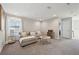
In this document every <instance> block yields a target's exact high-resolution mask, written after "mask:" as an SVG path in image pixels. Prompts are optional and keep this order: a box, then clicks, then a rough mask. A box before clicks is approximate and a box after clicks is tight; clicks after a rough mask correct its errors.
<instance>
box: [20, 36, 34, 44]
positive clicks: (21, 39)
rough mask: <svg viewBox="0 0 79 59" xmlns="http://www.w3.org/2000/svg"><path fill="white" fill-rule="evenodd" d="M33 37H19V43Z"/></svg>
mask: <svg viewBox="0 0 79 59" xmlns="http://www.w3.org/2000/svg"><path fill="white" fill-rule="evenodd" d="M34 38H35V36H27V37H22V38H20V40H19V41H20V43H21V42H22V41H23V40H27V41H28V40H30V39H34Z"/></svg>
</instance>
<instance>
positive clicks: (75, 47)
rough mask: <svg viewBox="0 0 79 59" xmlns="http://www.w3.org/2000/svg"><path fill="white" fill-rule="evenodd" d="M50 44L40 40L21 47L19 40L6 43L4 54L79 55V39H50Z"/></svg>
mask: <svg viewBox="0 0 79 59" xmlns="http://www.w3.org/2000/svg"><path fill="white" fill-rule="evenodd" d="M50 42H51V43H49V44H42V43H40V42H37V43H34V44H31V45H28V46H25V47H20V44H19V42H16V43H14V44H9V45H6V46H5V47H4V49H3V51H2V53H1V54H2V55H79V40H71V39H63V40H54V39H51V40H50Z"/></svg>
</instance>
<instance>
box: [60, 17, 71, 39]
mask: <svg viewBox="0 0 79 59" xmlns="http://www.w3.org/2000/svg"><path fill="white" fill-rule="evenodd" d="M61 37H62V38H68V39H69V38H72V18H71V17H68V18H64V19H62V20H61Z"/></svg>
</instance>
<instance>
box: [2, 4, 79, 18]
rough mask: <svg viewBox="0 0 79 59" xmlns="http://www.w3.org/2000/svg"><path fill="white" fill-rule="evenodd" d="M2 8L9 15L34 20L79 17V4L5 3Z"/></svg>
mask: <svg viewBox="0 0 79 59" xmlns="http://www.w3.org/2000/svg"><path fill="white" fill-rule="evenodd" d="M2 6H3V8H4V10H5V11H6V12H7V13H10V14H14V15H18V16H25V17H28V18H33V19H49V18H52V17H54V15H57V16H58V17H62V18H63V17H72V16H76V15H79V4H77V3H74V4H69V5H67V4H66V3H8V4H7V3H4V4H2Z"/></svg>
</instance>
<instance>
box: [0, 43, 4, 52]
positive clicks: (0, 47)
mask: <svg viewBox="0 0 79 59" xmlns="http://www.w3.org/2000/svg"><path fill="white" fill-rule="evenodd" d="M3 47H4V45H2V46H0V53H1V52H2V50H3Z"/></svg>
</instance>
